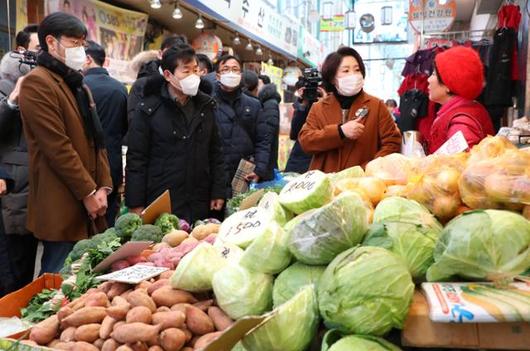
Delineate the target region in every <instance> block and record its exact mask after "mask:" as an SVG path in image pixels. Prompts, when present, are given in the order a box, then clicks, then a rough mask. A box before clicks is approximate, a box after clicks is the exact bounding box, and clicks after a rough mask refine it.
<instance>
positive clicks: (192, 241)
mask: <svg viewBox="0 0 530 351" xmlns="http://www.w3.org/2000/svg"><path fill="white" fill-rule="evenodd" d="M192 234H193V233H192ZM198 243H199V240H197V239H196V238H195V237H193V236H191V235H190V236H189V237H188V238H187V239H184V240H183V241H182V242H181V243H180V245H189V244H198ZM180 245H179V246H180Z"/></svg>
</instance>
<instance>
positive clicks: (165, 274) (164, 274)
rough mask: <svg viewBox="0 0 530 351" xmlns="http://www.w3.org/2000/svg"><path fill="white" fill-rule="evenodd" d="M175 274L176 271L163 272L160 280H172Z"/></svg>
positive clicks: (159, 277)
mask: <svg viewBox="0 0 530 351" xmlns="http://www.w3.org/2000/svg"><path fill="white" fill-rule="evenodd" d="M173 273H175V271H174V270H171V269H170V270H169V271H165V272H162V273H160V275H159V276H158V280H160V279H170V278H171V276H172V275H173Z"/></svg>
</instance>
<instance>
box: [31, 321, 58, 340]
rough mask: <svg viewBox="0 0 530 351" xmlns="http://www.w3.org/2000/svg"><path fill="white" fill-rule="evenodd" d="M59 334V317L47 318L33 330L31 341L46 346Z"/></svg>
mask: <svg viewBox="0 0 530 351" xmlns="http://www.w3.org/2000/svg"><path fill="white" fill-rule="evenodd" d="M58 332H59V319H58V318H57V315H53V316H51V317H48V318H46V319H45V320H43V321H42V322H40V323H38V324H36V325H35V326H33V327H32V328H31V331H30V333H29V339H30V340H32V341H35V342H36V343H37V344H39V345H46V344H48V343H49V342H51V341H52V340H53V339H55V337H56V336H57V333H58Z"/></svg>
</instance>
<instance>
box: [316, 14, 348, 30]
mask: <svg viewBox="0 0 530 351" xmlns="http://www.w3.org/2000/svg"><path fill="white" fill-rule="evenodd" d="M344 30H345V27H344V15H335V16H333V17H332V18H331V19H323V18H322V19H320V31H321V32H343V31H344Z"/></svg>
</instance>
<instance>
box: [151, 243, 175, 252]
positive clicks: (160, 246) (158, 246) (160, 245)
mask: <svg viewBox="0 0 530 351" xmlns="http://www.w3.org/2000/svg"><path fill="white" fill-rule="evenodd" d="M169 248H171V246H169V244H168V243H157V244H155V246H153V251H155V252H158V251H160V250H162V249H169Z"/></svg>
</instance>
